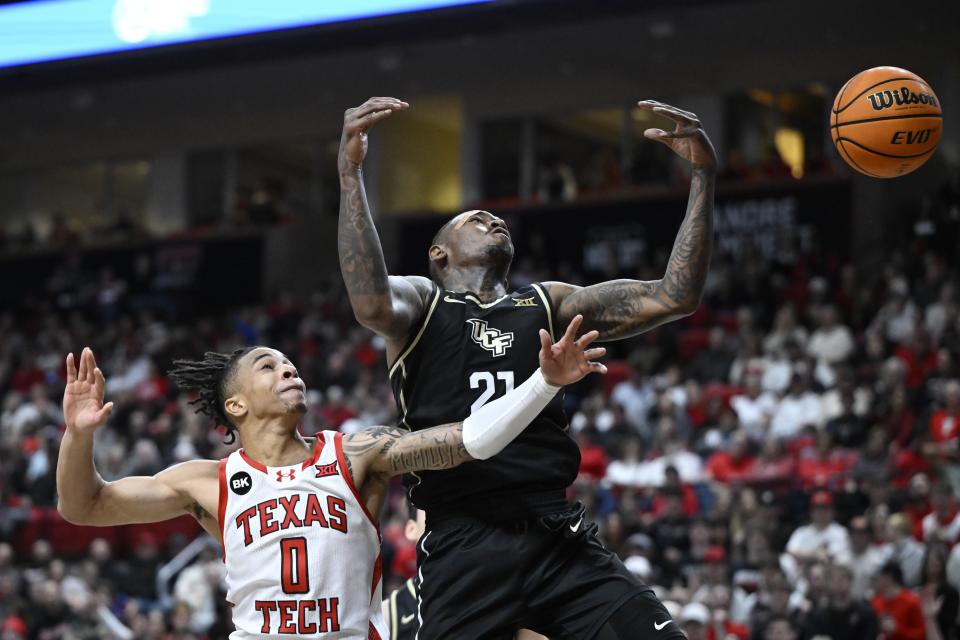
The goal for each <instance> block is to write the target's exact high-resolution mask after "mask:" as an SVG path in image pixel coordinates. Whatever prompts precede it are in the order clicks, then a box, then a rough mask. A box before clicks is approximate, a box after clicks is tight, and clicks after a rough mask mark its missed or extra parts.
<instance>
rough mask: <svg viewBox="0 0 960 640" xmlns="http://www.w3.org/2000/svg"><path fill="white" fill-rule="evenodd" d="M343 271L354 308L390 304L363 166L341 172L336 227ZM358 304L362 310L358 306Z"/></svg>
mask: <svg viewBox="0 0 960 640" xmlns="http://www.w3.org/2000/svg"><path fill="white" fill-rule="evenodd" d="M337 249H338V251H339V254H340V271H341V272H342V274H343V282H344V284H346V286H347V293H348V294H349V295H350V303H351V304H352V305H353V307H354V310H355V311H358V312H362V311H363V310H366V309H367V308H369V307H374V308H375V307H376V305H378V304H380V305H382V304H389V303H390V286H389V277H388V275H387V264H386V262H385V261H384V259H383V249H382V248H381V246H380V237H379V236H378V235H377V228H376V227H375V226H374V224H373V217H372V216H371V215H370V207H369V205H368V204H367V194H366V191H365V190H364V187H363V174H362V172H361V171H360V169H351V170H346V171H341V173H340V219H339V226H338V228H337ZM358 307H359V309H358Z"/></svg>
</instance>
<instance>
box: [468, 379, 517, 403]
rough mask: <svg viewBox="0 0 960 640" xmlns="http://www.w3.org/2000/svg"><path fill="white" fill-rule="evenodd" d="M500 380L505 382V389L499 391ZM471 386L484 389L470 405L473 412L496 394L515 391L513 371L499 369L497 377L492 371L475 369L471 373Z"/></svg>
mask: <svg viewBox="0 0 960 640" xmlns="http://www.w3.org/2000/svg"><path fill="white" fill-rule="evenodd" d="M498 382H500V383H503V385H502V386H503V387H504V389H503V391H502V392H501V393H497V386H498V384H497V383H498ZM470 388H471V389H482V391H481V392H480V397H479V398H477V399H476V400H474V401H473V404H472V405H470V413H473V412H474V411H476V410H477V409H479V408H480V407H482V406H483V405H485V404H487V403H488V402H490V400H492V399H493V396H495V395H506V394H508V393H510V392H511V391H513V371H497V373H496V378H494V373H493V372H492V371H474V372H473V373H471V374H470Z"/></svg>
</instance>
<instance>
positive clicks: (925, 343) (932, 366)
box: [893, 328, 937, 391]
mask: <svg viewBox="0 0 960 640" xmlns="http://www.w3.org/2000/svg"><path fill="white" fill-rule="evenodd" d="M893 355H894V357H896V358H899V359H900V360H902V361H903V364H904V365H905V366H906V369H907V375H906V380H905V382H906V384H907V388H908V389H909V390H910V391H916V390H917V389H919V388H920V387H921V386H923V383H924V382H925V381H926V379H927V378H928V377H929V376H930V375H931V374H932V373H933V372H934V371H936V369H937V351H936V349H934V348H933V345H931V344H930V336H929V335H928V334H927V332H926V331H925V330H924V329H923V328H917V329H916V330H915V331H914V332H913V334H912V335H911V336H910V338H909V339H908V340H905V341H904V342H903V343H902V344H901V345H900V346H899V347H897V348H896V350H894V352H893Z"/></svg>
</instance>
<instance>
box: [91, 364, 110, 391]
mask: <svg viewBox="0 0 960 640" xmlns="http://www.w3.org/2000/svg"><path fill="white" fill-rule="evenodd" d="M93 376H94V377H93V385H94V387H95V388H96V390H97V393H99V394H100V395H101V396H102V395H103V388H104V387H105V386H106V385H107V381H106V379H105V378H104V377H103V371H100V367H97V368H96V369H94V370H93Z"/></svg>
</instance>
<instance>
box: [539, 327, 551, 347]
mask: <svg viewBox="0 0 960 640" xmlns="http://www.w3.org/2000/svg"><path fill="white" fill-rule="evenodd" d="M540 346H541V347H542V348H543V350H544V351H546V352H548V353H553V350H552V349H551V348H550V347H552V346H553V339H551V338H550V334H549V333H548V332H547V330H546V329H540Z"/></svg>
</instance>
